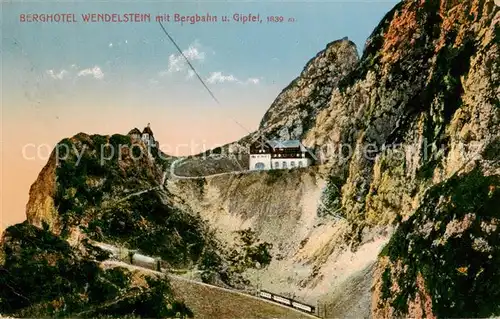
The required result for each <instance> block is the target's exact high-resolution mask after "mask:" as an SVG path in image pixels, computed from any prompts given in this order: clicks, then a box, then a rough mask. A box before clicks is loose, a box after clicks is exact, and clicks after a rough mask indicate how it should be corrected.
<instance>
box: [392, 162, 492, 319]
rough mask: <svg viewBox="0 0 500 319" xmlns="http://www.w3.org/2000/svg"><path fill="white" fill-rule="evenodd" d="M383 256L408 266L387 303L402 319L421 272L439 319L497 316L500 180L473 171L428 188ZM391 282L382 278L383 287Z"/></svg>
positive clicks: (400, 274) (397, 276) (476, 170)
mask: <svg viewBox="0 0 500 319" xmlns="http://www.w3.org/2000/svg"><path fill="white" fill-rule="evenodd" d="M426 225H432V227H430V228H428V227H426ZM383 255H386V256H388V257H389V258H390V260H391V262H393V263H395V262H397V261H401V262H402V264H403V266H404V267H407V268H406V270H405V271H404V273H399V274H395V277H393V280H394V279H395V280H397V284H398V286H399V287H400V291H399V292H397V293H395V294H393V296H392V298H391V299H389V301H390V302H391V305H392V306H393V307H394V308H395V310H396V311H397V312H398V313H399V314H400V315H404V314H405V313H406V312H407V310H408V309H407V307H408V306H407V305H408V300H409V299H411V298H414V296H415V293H416V292H417V287H416V278H417V275H418V274H419V273H420V274H421V275H422V276H423V278H424V280H425V285H426V289H427V290H428V292H429V294H430V295H431V296H432V307H433V311H434V313H435V314H436V315H437V316H438V317H488V316H491V315H499V314H500V269H499V268H498V265H499V263H500V176H484V175H483V174H482V172H481V171H480V170H479V169H475V170H474V171H472V172H470V173H468V174H466V175H463V176H454V177H452V178H450V179H449V180H448V181H446V182H444V183H441V184H439V185H436V186H434V187H432V188H431V189H430V190H429V191H428V192H427V193H426V194H425V198H424V199H423V200H422V205H421V206H420V207H419V208H418V209H417V211H416V212H415V214H414V215H413V216H412V217H410V218H409V219H408V220H407V221H405V222H403V223H402V224H401V225H400V227H399V228H398V230H397V231H396V233H395V234H394V235H393V237H392V238H391V240H390V242H389V244H388V245H387V246H386V248H385V249H384V251H383ZM389 280H390V276H389V275H388V274H385V275H384V276H383V281H384V283H383V285H384V286H386V287H390V286H391V283H390V282H389ZM384 298H385V299H388V294H387V291H386V292H385V293H384Z"/></svg>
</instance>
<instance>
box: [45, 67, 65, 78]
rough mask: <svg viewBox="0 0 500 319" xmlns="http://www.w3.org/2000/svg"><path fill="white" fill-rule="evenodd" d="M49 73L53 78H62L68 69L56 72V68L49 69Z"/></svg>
mask: <svg viewBox="0 0 500 319" xmlns="http://www.w3.org/2000/svg"><path fill="white" fill-rule="evenodd" d="M47 74H48V75H50V76H51V77H52V78H53V79H56V80H62V79H63V78H64V77H65V76H66V75H67V74H68V71H66V70H64V69H63V70H61V71H60V72H59V73H56V72H54V70H47Z"/></svg>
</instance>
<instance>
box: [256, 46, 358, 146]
mask: <svg viewBox="0 0 500 319" xmlns="http://www.w3.org/2000/svg"><path fill="white" fill-rule="evenodd" d="M357 62H358V52H357V49H356V45H355V44H354V43H353V42H351V41H349V40H348V39H347V38H344V39H342V40H338V41H334V42H331V43H329V44H328V45H327V46H326V48H325V49H324V50H322V51H320V52H319V53H318V54H317V55H316V56H315V57H314V58H312V59H311V60H310V61H309V62H308V63H307V64H306V66H305V67H304V70H303V71H302V73H301V74H300V75H299V76H298V77H297V78H296V79H295V80H293V81H292V82H291V83H290V84H289V85H288V86H287V87H286V88H285V89H283V91H282V92H281V93H280V94H279V95H278V97H276V99H275V100H274V102H273V103H272V104H271V106H270V107H269V109H268V110H267V112H266V114H264V117H263V118H262V121H261V122H260V126H259V130H258V132H259V133H261V134H262V135H264V136H265V137H266V138H267V139H281V140H290V139H292V140H293V139H302V138H303V137H304V135H305V134H306V133H307V132H308V131H309V129H310V128H311V126H312V125H313V124H314V120H315V119H316V115H317V114H318V112H319V111H320V110H322V109H323V108H325V107H326V106H327V105H328V102H329V101H330V97H331V94H332V90H333V89H334V88H336V87H337V85H338V83H339V81H340V80H341V79H342V78H343V77H345V76H346V75H347V74H348V73H350V72H351V71H352V70H353V69H354V67H355V65H356V63H357Z"/></svg>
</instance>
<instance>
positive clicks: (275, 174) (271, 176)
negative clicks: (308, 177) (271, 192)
mask: <svg viewBox="0 0 500 319" xmlns="http://www.w3.org/2000/svg"><path fill="white" fill-rule="evenodd" d="M287 171H288V170H286V169H270V170H268V171H266V172H265V173H264V174H266V180H265V182H266V185H272V184H274V183H276V182H277V181H279V180H281V179H282V178H283V175H284V174H285V173H286V172H287Z"/></svg>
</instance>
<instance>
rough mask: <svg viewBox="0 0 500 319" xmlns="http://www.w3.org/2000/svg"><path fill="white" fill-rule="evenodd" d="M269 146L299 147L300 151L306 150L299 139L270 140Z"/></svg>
mask: <svg viewBox="0 0 500 319" xmlns="http://www.w3.org/2000/svg"><path fill="white" fill-rule="evenodd" d="M268 144H269V146H271V147H272V148H283V149H286V148H300V150H301V151H302V152H305V151H306V148H305V147H304V145H302V143H301V142H300V141H299V140H288V141H280V140H270V141H268Z"/></svg>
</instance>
